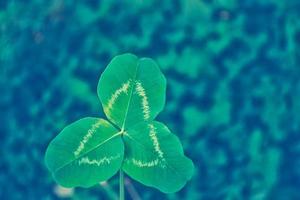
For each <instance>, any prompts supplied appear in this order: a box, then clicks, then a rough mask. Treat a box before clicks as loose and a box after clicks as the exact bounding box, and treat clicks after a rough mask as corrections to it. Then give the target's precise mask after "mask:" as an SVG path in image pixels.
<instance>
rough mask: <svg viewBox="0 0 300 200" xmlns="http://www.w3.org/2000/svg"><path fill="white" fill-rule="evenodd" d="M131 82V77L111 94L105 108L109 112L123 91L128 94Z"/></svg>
mask: <svg viewBox="0 0 300 200" xmlns="http://www.w3.org/2000/svg"><path fill="white" fill-rule="evenodd" d="M130 84H131V79H129V80H128V81H127V82H126V83H123V84H122V86H121V87H120V88H119V89H117V90H116V91H115V92H114V93H113V94H112V95H111V97H110V99H109V101H108V103H107V106H106V107H105V108H104V109H105V110H106V111H107V112H109V111H110V110H111V109H112V108H113V105H114V103H115V102H116V100H117V98H118V97H119V96H120V95H121V94H122V93H125V94H128V88H129V87H130Z"/></svg>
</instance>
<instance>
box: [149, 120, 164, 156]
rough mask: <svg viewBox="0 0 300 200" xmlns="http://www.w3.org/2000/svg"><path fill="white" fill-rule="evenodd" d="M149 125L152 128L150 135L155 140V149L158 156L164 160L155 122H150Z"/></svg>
mask: <svg viewBox="0 0 300 200" xmlns="http://www.w3.org/2000/svg"><path fill="white" fill-rule="evenodd" d="M148 127H149V129H150V132H149V136H150V138H151V140H152V142H153V146H154V150H155V152H156V153H157V154H158V157H159V158H161V159H162V160H164V153H163V152H162V150H161V148H160V144H159V142H158V138H157V135H156V134H157V133H156V128H155V127H154V126H153V124H149V125H148Z"/></svg>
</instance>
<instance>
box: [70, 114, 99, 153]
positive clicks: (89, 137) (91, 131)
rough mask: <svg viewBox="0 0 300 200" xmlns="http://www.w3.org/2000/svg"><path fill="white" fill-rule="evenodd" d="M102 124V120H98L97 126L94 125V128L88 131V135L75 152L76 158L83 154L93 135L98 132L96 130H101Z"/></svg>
mask: <svg viewBox="0 0 300 200" xmlns="http://www.w3.org/2000/svg"><path fill="white" fill-rule="evenodd" d="M101 124H102V122H101V120H98V121H97V122H96V123H95V124H93V125H92V127H91V128H90V129H89V130H88V132H87V134H86V135H85V136H84V137H83V140H82V141H80V143H79V146H78V147H77V149H76V151H74V155H75V156H78V155H79V154H80V153H81V152H82V150H83V149H84V146H85V144H86V143H87V142H88V141H89V140H90V139H91V137H92V136H93V134H94V133H95V132H96V130H97V129H98V128H99V126H100V125H101Z"/></svg>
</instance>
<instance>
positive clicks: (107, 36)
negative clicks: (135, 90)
mask: <svg viewBox="0 0 300 200" xmlns="http://www.w3.org/2000/svg"><path fill="white" fill-rule="evenodd" d="M124 52H132V53H134V54H136V55H138V56H139V57H151V58H153V59H155V60H156V61H157V62H158V63H159V65H160V66H161V68H162V70H163V72H164V73H165V75H166V77H167V80H168V92H167V104H166V108H165V111H164V112H163V113H161V114H160V116H159V120H160V121H163V122H165V123H166V124H168V125H169V127H170V129H171V130H172V131H173V132H174V133H176V134H177V135H178V136H179V138H180V139H181V141H182V143H183V145H184V149H185V152H186V154H187V155H188V156H189V157H191V158H192V159H193V160H194V163H195V165H196V167H197V170H196V173H195V175H194V177H193V179H192V180H191V181H190V182H189V183H188V184H187V185H186V187H185V188H184V189H183V190H181V191H180V192H179V193H176V194H171V195H165V194H162V193H160V192H159V191H157V190H155V189H152V188H147V187H144V186H142V185H141V184H139V183H137V182H135V181H133V180H129V179H127V180H126V188H127V190H126V193H127V199H135V200H138V199H143V200H144V199H145V200H148V199H149V200H150V199H168V200H182V199H184V200H223V199H224V200H240V199H249V200H264V199H270V200H299V199H300V192H299V189H300V116H299V113H300V1H299V0H288V1H284V0H152V1H150V0H115V1H113V0H102V1H100V0H85V1H83V0H82V1H79V0H28V1H25V0H0V91H1V95H0V119H1V120H0V139H1V145H0V199H1V200H10V199H12V200H18V199H26V200H27V199H28V200H35V199H37V200H40V199H72V200H73V199H76V200H85V199H91V200H96V199H115V195H116V194H117V191H118V178H117V177H114V178H112V179H110V180H109V181H108V182H106V183H102V184H101V185H97V186H95V187H93V188H92V189H81V188H76V189H74V190H64V189H63V188H60V187H58V186H57V185H56V184H55V182H54V181H53V179H52V178H51V175H50V173H49V172H48V171H47V170H46V167H45V164H44V160H43V157H44V152H45V149H46V147H47V144H48V143H49V141H50V140H51V139H52V138H53V137H54V136H55V135H56V134H57V133H58V132H59V131H60V130H61V129H62V128H63V127H64V126H65V125H67V124H69V123H71V122H73V121H75V120H77V119H80V118H82V117H85V116H98V117H104V114H103V111H102V108H101V105H100V101H99V100H98V98H97V95H96V86H97V82H98V78H99V76H100V74H101V73H102V71H103V69H104V68H105V67H106V65H107V63H108V62H109V61H110V60H111V59H112V58H113V57H114V56H115V55H117V54H121V53H124ZM170 181H172V180H170Z"/></svg>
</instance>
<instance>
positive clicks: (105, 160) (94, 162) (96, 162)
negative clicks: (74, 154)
mask: <svg viewBox="0 0 300 200" xmlns="http://www.w3.org/2000/svg"><path fill="white" fill-rule="evenodd" d="M118 158H120V154H117V155H115V156H110V157H106V156H105V157H103V158H101V159H98V160H97V159H92V160H91V159H90V158H89V157H83V158H81V159H80V160H79V161H78V164H79V165H84V164H85V165H97V166H101V165H104V164H107V165H108V164H110V163H111V162H112V161H113V160H116V159H118Z"/></svg>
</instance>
